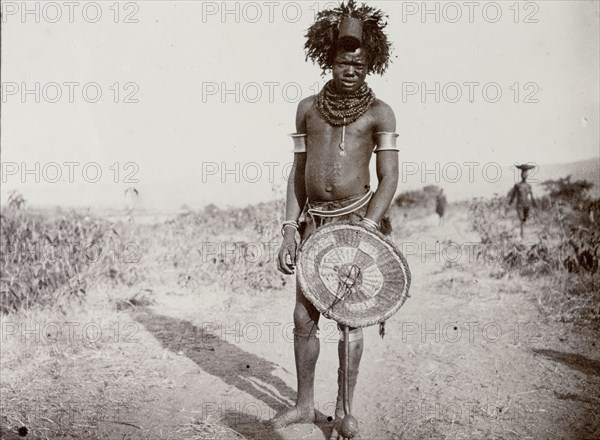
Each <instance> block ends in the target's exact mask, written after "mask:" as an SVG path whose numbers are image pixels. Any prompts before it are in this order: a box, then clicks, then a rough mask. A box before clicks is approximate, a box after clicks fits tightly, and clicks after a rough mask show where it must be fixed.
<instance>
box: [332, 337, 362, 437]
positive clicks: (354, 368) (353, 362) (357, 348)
mask: <svg viewBox="0 0 600 440" xmlns="http://www.w3.org/2000/svg"><path fill="white" fill-rule="evenodd" d="M350 330H351V333H350V335H351V336H350V350H349V351H350V353H349V354H350V359H349V367H348V406H349V407H350V410H351V411H352V402H353V400H354V388H355V387H356V381H357V378H358V367H359V366H360V360H361V358H362V353H363V335H362V329H350ZM353 339H356V340H353ZM338 357H339V359H340V369H339V370H338V396H337V402H336V405H335V422H334V425H333V431H331V436H330V440H341V439H343V437H342V436H341V434H339V433H338V430H339V429H340V426H341V424H342V420H343V419H344V415H345V413H344V391H343V388H342V387H343V382H342V376H343V369H342V368H343V365H344V362H345V360H346V359H345V353H344V341H342V340H340V342H339V343H338Z"/></svg>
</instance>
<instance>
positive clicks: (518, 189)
mask: <svg viewBox="0 0 600 440" xmlns="http://www.w3.org/2000/svg"><path fill="white" fill-rule="evenodd" d="M517 168H518V169H520V170H521V182H519V183H517V184H515V186H514V187H513V189H511V191H510V193H509V197H510V200H509V201H508V204H509V205H512V202H513V200H514V199H515V197H516V198H517V215H518V216H519V220H521V238H523V235H524V231H523V230H524V227H525V222H526V221H527V218H528V217H529V207H530V206H531V205H533V207H534V208H537V205H536V203H535V200H534V198H533V193H532V192H531V186H530V185H529V184H528V183H527V176H528V174H529V170H531V169H532V168H535V167H534V166H533V165H528V164H523V165H517Z"/></svg>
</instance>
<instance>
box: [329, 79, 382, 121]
mask: <svg viewBox="0 0 600 440" xmlns="http://www.w3.org/2000/svg"><path fill="white" fill-rule="evenodd" d="M374 101H375V94H374V93H373V91H372V90H371V89H370V88H369V86H368V85H367V84H366V83H364V84H363V85H362V86H361V87H360V89H358V90H357V91H356V92H354V93H339V92H338V91H337V90H335V86H334V85H333V80H329V81H328V82H327V84H325V86H324V87H323V90H321V92H319V94H318V95H317V108H318V109H319V112H320V113H321V115H323V117H324V118H325V120H326V121H327V122H328V123H329V124H330V125H333V126H334V127H341V126H342V125H346V124H351V123H353V122H354V121H356V120H357V119H358V118H360V117H361V116H362V115H363V114H364V113H365V112H366V111H367V110H368V109H369V107H371V105H372V104H373V102H374ZM344 119H345V120H344Z"/></svg>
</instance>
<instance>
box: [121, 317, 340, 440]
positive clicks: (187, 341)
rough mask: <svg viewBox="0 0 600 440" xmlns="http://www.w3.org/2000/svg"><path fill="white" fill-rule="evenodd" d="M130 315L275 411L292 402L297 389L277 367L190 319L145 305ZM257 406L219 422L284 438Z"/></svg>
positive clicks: (274, 439)
mask: <svg viewBox="0 0 600 440" xmlns="http://www.w3.org/2000/svg"><path fill="white" fill-rule="evenodd" d="M132 316H133V317H134V319H135V320H136V321H138V322H139V323H141V324H143V325H144V327H145V328H146V329H147V330H148V332H150V333H151V334H152V335H153V336H154V337H155V338H156V339H157V340H158V341H159V342H160V343H161V344H162V345H163V347H165V348H166V349H168V350H170V351H171V352H173V353H179V352H182V353H183V355H185V356H187V357H188V358H189V359H191V360H193V361H194V362H195V363H196V364H197V365H198V366H199V367H200V368H202V369H203V370H204V371H205V372H207V373H209V374H211V375H213V376H216V377H219V378H220V379H221V380H223V381H224V382H225V383H226V384H228V385H231V386H234V387H235V388H237V389H239V390H240V391H242V392H244V393H247V394H249V395H251V396H252V397H254V398H255V399H257V400H260V401H261V402H263V403H265V404H266V405H267V406H268V407H269V408H271V409H273V410H274V411H276V412H277V413H280V412H282V411H284V410H285V409H287V408H288V407H289V406H290V405H289V402H290V401H291V402H294V401H295V399H296V392H295V391H294V390H293V389H292V388H290V387H289V386H288V385H287V384H286V383H285V382H284V381H283V380H282V379H281V378H279V377H278V376H276V375H275V374H273V372H274V370H275V369H277V368H279V366H278V365H277V364H274V363H273V362H270V361H268V360H266V359H263V358H261V357H259V356H256V355H254V354H252V353H248V352H246V351H244V350H242V349H241V348H239V347H238V346H236V345H234V344H231V343H229V342H227V341H226V340H224V339H221V338H219V337H218V336H216V335H214V334H212V333H210V332H208V331H206V330H205V329H203V328H200V327H197V326H195V325H193V324H192V323H190V322H189V321H185V320H179V319H174V318H171V317H168V316H164V315H159V314H156V313H154V312H153V311H152V310H150V309H148V308H139V309H137V310H132ZM261 382H262V383H263V384H267V385H269V386H270V387H271V388H273V389H274V390H276V393H274V392H272V391H271V390H269V389H267V388H266V387H264V386H260V383H261ZM277 394H279V395H277ZM285 399H287V401H285ZM257 409H258V413H257V414H256V416H255V415H253V414H246V413H242V412H236V411H228V412H226V413H225V415H224V416H223V417H222V419H221V420H220V423H223V424H225V425H227V426H229V427H230V428H232V429H234V430H235V431H237V432H239V433H240V434H242V435H244V436H246V437H247V438H251V439H261V440H262V439H265V440H282V439H283V437H282V436H281V435H280V434H278V433H277V431H275V430H273V429H272V428H271V427H269V426H268V425H267V424H266V423H265V422H264V421H263V420H261V419H260V408H257ZM318 418H319V420H326V416H325V415H323V414H322V413H318ZM317 426H318V428H319V429H320V430H321V431H323V435H325V434H326V431H327V432H328V431H330V428H329V429H327V427H326V425H325V424H323V423H319V424H318V425H317Z"/></svg>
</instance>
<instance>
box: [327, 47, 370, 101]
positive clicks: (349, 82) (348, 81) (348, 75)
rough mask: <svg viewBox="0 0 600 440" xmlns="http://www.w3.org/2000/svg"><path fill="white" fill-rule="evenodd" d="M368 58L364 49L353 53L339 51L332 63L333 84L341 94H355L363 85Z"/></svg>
mask: <svg viewBox="0 0 600 440" xmlns="http://www.w3.org/2000/svg"><path fill="white" fill-rule="evenodd" d="M368 61H369V60H368V57H367V53H366V52H365V51H364V49H361V48H358V49H356V50H355V51H354V52H348V51H346V50H339V51H338V52H337V54H336V56H335V60H334V61H333V68H332V74H333V83H334V84H335V88H336V89H337V90H338V91H339V92H341V93H353V92H356V91H357V90H358V89H360V87H361V86H362V85H363V84H364V82H365V78H366V77H367V71H368Z"/></svg>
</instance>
